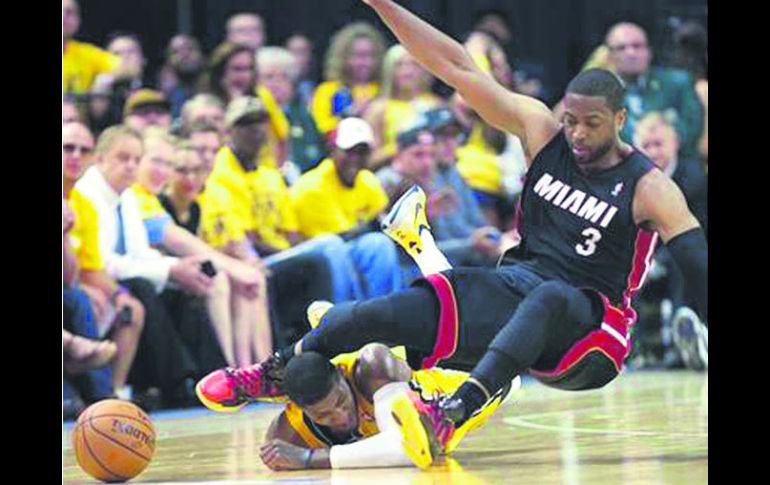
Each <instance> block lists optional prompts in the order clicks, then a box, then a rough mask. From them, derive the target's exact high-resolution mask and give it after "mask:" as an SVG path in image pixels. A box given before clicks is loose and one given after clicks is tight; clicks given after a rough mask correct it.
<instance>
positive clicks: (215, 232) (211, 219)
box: [196, 183, 246, 249]
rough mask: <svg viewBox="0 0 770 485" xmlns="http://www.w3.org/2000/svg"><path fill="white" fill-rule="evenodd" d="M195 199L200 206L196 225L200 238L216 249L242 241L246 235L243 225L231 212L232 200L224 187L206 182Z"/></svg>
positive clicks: (232, 207)
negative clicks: (199, 220) (199, 215)
mask: <svg viewBox="0 0 770 485" xmlns="http://www.w3.org/2000/svg"><path fill="white" fill-rule="evenodd" d="M196 201H197V202H198V205H199V206H200V208H201V222H200V225H199V226H198V233H199V236H200V237H201V239H203V240H204V241H206V242H207V243H208V244H210V245H211V246H212V247H215V248H217V249H223V248H225V247H226V246H227V245H229V244H230V243H239V242H240V241H243V239H244V238H245V237H246V235H245V233H244V230H243V226H242V225H241V221H239V220H238V218H237V217H236V216H235V214H234V213H233V209H234V205H233V200H232V198H231V197H230V194H229V193H228V192H227V190H225V188H224V187H222V186H221V185H217V184H214V183H207V184H206V187H205V188H204V190H203V192H201V193H200V194H199V195H198V197H197V198H196Z"/></svg>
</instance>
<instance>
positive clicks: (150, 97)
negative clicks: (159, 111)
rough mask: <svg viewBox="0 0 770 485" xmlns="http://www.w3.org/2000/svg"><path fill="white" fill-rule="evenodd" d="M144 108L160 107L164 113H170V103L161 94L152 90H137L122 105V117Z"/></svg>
mask: <svg viewBox="0 0 770 485" xmlns="http://www.w3.org/2000/svg"><path fill="white" fill-rule="evenodd" d="M144 106H160V107H162V108H163V109H164V110H166V111H171V102H169V100H168V99H166V97H165V96H164V95H163V93H161V92H160V91H155V90H153V89H139V90H137V91H134V92H133V93H132V94H131V95H130V96H129V97H128V99H126V104H125V105H123V116H124V117H126V116H128V115H131V114H134V112H136V110H137V109H139V108H142V107H144Z"/></svg>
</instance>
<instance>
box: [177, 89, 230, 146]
mask: <svg viewBox="0 0 770 485" xmlns="http://www.w3.org/2000/svg"><path fill="white" fill-rule="evenodd" d="M179 121H180V123H179V129H178V131H179V132H181V133H182V135H184V134H185V133H187V132H189V129H190V127H191V126H193V125H195V124H199V123H202V122H203V123H206V124H211V125H214V126H215V127H216V128H217V130H218V131H219V134H220V135H221V136H224V134H225V105H224V104H222V100H220V99H219V98H218V97H216V96H214V95H213V94H206V93H201V94H196V95H195V96H193V97H192V98H190V99H188V100H187V101H186V102H185V103H184V105H183V106H182V115H181V118H180V120H179Z"/></svg>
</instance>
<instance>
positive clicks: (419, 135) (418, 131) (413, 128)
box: [396, 115, 433, 150]
mask: <svg viewBox="0 0 770 485" xmlns="http://www.w3.org/2000/svg"><path fill="white" fill-rule="evenodd" d="M428 137H430V139H431V141H430V142H431V143H432V141H433V135H432V134H431V127H430V124H429V123H428V118H427V117H426V116H424V115H420V116H418V117H417V119H416V120H415V121H414V122H413V123H412V124H411V125H409V126H408V127H406V128H404V129H403V130H401V131H399V132H398V135H397V136H396V143H398V148H399V149H401V150H405V149H407V148H409V147H411V146H413V145H417V144H418V143H426V142H427V140H428Z"/></svg>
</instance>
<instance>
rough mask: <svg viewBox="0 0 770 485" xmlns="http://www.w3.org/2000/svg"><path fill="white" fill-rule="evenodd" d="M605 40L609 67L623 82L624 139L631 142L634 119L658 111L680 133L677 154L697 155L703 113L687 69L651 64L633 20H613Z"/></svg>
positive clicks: (644, 36)
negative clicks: (615, 22) (624, 95)
mask: <svg viewBox="0 0 770 485" xmlns="http://www.w3.org/2000/svg"><path fill="white" fill-rule="evenodd" d="M605 44H607V48H608V49H609V62H610V65H611V66H612V69H613V70H614V71H615V72H616V73H617V74H618V75H619V76H620V77H621V78H622V79H623V81H625V83H626V98H625V106H626V109H627V110H628V115H627V118H626V123H625V125H624V126H623V131H622V132H621V137H622V138H623V140H624V141H626V142H628V143H631V142H633V138H634V130H635V129H636V123H637V122H638V121H639V120H640V119H641V118H642V117H643V116H644V115H645V114H646V113H648V112H650V111H660V112H662V113H663V114H664V115H665V116H666V117H667V118H668V120H669V122H671V123H672V124H673V125H674V127H676V131H677V133H679V139H680V140H681V141H680V143H679V145H680V148H679V149H680V157H682V158H683V159H690V158H694V157H697V156H698V141H699V140H700V138H701V134H702V133H703V120H704V115H703V106H702V105H701V103H700V100H699V99H698V95H697V93H696V92H695V88H694V80H693V78H692V76H691V75H690V73H688V72H687V71H684V70H681V69H672V68H664V67H657V66H652V65H651V61H652V50H651V49H650V46H649V44H648V41H647V34H646V32H645V31H644V29H642V28H641V27H640V26H638V25H636V24H633V23H630V22H621V23H618V24H615V25H614V26H612V27H611V28H610V30H609V32H608V33H607V37H606V40H605Z"/></svg>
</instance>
